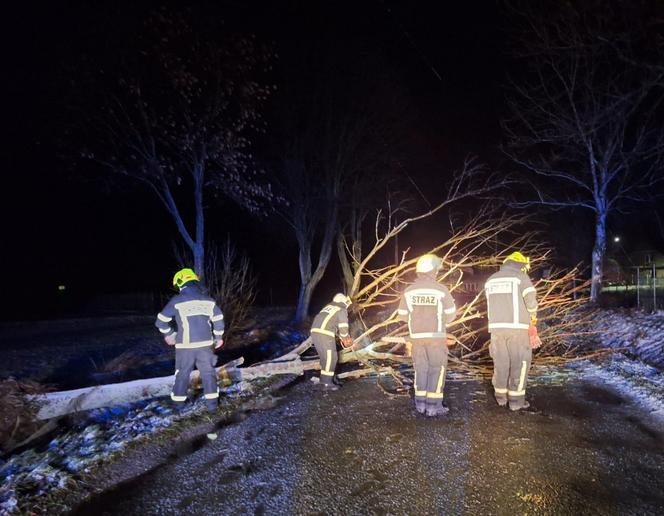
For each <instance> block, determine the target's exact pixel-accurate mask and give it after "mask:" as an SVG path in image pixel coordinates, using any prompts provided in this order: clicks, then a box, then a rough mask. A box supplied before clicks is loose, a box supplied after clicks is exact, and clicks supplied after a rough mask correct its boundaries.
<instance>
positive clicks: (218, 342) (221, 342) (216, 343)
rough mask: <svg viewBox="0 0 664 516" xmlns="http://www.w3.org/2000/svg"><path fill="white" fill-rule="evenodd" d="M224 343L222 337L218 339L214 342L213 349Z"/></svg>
mask: <svg viewBox="0 0 664 516" xmlns="http://www.w3.org/2000/svg"><path fill="white" fill-rule="evenodd" d="M223 345H224V341H223V339H219V340H218V341H217V342H215V343H214V349H219V348H220V347H222V346H223Z"/></svg>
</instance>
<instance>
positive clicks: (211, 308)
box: [155, 285, 224, 349]
mask: <svg viewBox="0 0 664 516" xmlns="http://www.w3.org/2000/svg"><path fill="white" fill-rule="evenodd" d="M173 323H175V326H176V327H177V332H176V330H175V329H174V328H173ZM155 326H156V327H157V328H158V329H159V331H160V332H161V333H162V335H163V336H164V337H166V336H168V335H171V334H173V333H175V347H176V348H178V349H193V348H203V347H205V346H211V345H212V344H214V341H215V340H221V338H222V336H223V335H224V314H223V313H222V312H221V309H220V308H219V307H218V306H217V304H216V303H215V302H214V299H212V298H211V297H210V296H207V295H205V294H204V293H203V291H202V290H201V288H200V287H199V286H198V285H189V286H186V287H184V288H183V289H182V290H181V291H180V293H179V294H178V295H176V296H173V298H171V300H170V301H169V302H168V304H167V305H166V306H165V307H164V309H163V310H162V311H161V312H159V314H158V315H157V320H156V322H155Z"/></svg>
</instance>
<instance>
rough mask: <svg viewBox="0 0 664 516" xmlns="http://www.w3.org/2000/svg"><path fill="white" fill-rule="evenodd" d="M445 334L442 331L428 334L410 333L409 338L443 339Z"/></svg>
mask: <svg viewBox="0 0 664 516" xmlns="http://www.w3.org/2000/svg"><path fill="white" fill-rule="evenodd" d="M444 336H445V332H444V331H440V332H439V331H428V332H422V333H411V334H410V338H411V339H435V338H436V337H444Z"/></svg>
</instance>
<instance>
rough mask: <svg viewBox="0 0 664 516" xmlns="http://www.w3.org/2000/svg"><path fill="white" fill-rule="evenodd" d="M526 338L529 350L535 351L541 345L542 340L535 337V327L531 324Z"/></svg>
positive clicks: (537, 336)
mask: <svg viewBox="0 0 664 516" xmlns="http://www.w3.org/2000/svg"><path fill="white" fill-rule="evenodd" d="M528 338H529V339H530V347H531V349H537V348H539V347H540V346H541V345H542V340H541V339H540V338H539V335H537V326H535V325H534V324H531V325H530V327H529V328H528Z"/></svg>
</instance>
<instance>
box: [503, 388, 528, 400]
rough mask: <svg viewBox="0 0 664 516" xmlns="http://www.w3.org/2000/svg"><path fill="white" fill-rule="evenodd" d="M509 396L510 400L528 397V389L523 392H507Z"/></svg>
mask: <svg viewBox="0 0 664 516" xmlns="http://www.w3.org/2000/svg"><path fill="white" fill-rule="evenodd" d="M507 395H508V396H509V397H510V398H518V397H520V396H525V395H526V389H524V390H522V391H507Z"/></svg>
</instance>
